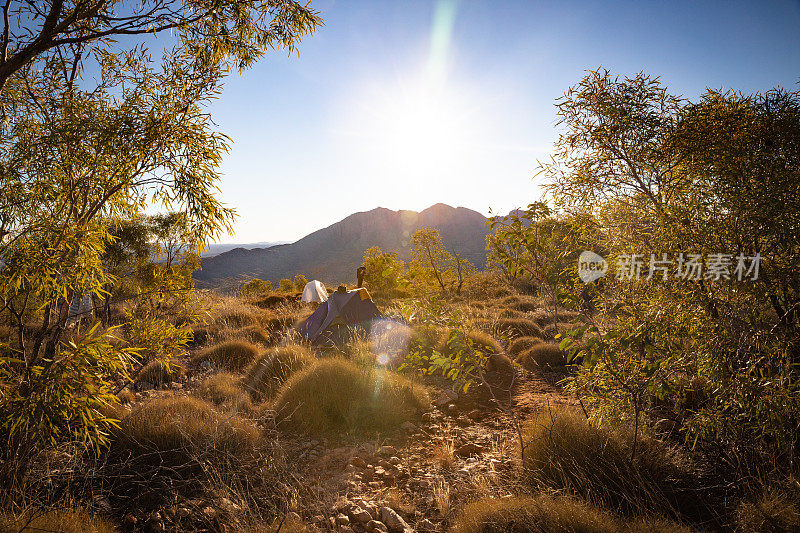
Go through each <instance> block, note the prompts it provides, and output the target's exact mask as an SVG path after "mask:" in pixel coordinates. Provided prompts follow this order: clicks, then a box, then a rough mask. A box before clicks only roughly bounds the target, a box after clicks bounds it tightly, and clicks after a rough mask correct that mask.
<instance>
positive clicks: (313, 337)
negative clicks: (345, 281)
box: [297, 288, 383, 343]
mask: <svg viewBox="0 0 800 533" xmlns="http://www.w3.org/2000/svg"><path fill="white" fill-rule="evenodd" d="M381 317H383V315H382V314H381V312H380V311H379V310H378V307H377V306H376V305H375V303H374V302H373V301H372V298H370V296H369V292H367V290H366V289H363V288H362V289H356V290H352V291H346V292H340V291H336V292H334V293H333V294H331V295H330V296H329V297H328V300H327V301H326V302H324V303H322V304H321V305H320V306H319V307H318V308H317V310H316V311H314V312H313V313H312V314H311V316H310V317H308V318H307V319H306V320H305V321H303V323H302V324H300V326H298V328H297V332H298V333H299V334H300V335H301V336H303V337H305V338H306V339H307V340H308V341H310V342H312V343H319V342H323V341H325V340H331V337H332V334H333V333H334V332H335V330H336V329H337V328H338V327H339V326H353V325H356V324H361V323H366V322H369V321H371V320H373V319H376V318H381Z"/></svg>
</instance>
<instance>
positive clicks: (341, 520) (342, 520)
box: [336, 513, 350, 526]
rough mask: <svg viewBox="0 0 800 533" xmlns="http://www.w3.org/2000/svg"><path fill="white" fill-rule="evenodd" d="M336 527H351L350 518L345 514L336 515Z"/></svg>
mask: <svg viewBox="0 0 800 533" xmlns="http://www.w3.org/2000/svg"><path fill="white" fill-rule="evenodd" d="M336 525H339V526H349V525H350V518H349V517H348V516H347V515H346V514H344V513H339V514H338V515H336Z"/></svg>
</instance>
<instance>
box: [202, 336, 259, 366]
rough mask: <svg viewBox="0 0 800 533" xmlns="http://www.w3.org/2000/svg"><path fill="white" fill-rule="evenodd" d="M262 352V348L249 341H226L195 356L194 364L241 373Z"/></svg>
mask: <svg viewBox="0 0 800 533" xmlns="http://www.w3.org/2000/svg"><path fill="white" fill-rule="evenodd" d="M260 351H261V348H259V347H258V346H256V345H255V344H252V343H250V342H247V341H243V340H235V341H226V342H221V343H219V344H215V345H214V346H209V347H208V348H205V349H203V350H201V351H200V352H198V353H196V354H195V355H193V356H192V364H193V365H201V364H203V363H208V364H210V365H213V366H215V367H218V368H221V369H224V370H228V371H239V370H243V369H244V368H245V367H247V365H249V364H250V363H251V362H252V361H253V359H255V357H256V355H258V353H259V352H260Z"/></svg>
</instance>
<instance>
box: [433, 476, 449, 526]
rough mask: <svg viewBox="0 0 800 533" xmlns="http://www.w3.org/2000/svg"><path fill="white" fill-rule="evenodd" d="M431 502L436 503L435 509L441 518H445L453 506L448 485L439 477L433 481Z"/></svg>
mask: <svg viewBox="0 0 800 533" xmlns="http://www.w3.org/2000/svg"><path fill="white" fill-rule="evenodd" d="M433 501H434V502H436V508H437V509H438V510H439V513H440V514H441V515H442V516H445V517H446V516H447V515H449V514H450V510H451V507H452V504H453V500H452V498H451V494H450V483H448V482H447V480H446V479H444V478H443V477H441V476H440V477H437V478H436V479H434V480H433Z"/></svg>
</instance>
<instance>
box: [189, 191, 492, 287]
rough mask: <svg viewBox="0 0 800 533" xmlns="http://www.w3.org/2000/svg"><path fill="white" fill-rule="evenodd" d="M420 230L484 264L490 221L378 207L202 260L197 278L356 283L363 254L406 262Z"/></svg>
mask: <svg viewBox="0 0 800 533" xmlns="http://www.w3.org/2000/svg"><path fill="white" fill-rule="evenodd" d="M420 228H431V229H435V230H438V231H439V234H440V235H441V237H442V241H443V242H444V245H445V248H447V249H448V250H449V251H451V252H457V253H458V254H459V255H460V256H461V257H463V258H465V259H468V260H469V261H471V262H472V263H473V264H474V265H475V266H476V267H478V268H483V266H484V265H485V263H486V235H487V234H488V233H489V228H488V226H486V217H484V216H483V215H482V214H480V213H478V212H477V211H473V210H471V209H467V208H465V207H450V206H449V205H445V204H436V205H433V206H431V207H429V208H427V209H425V210H424V211H422V212H419V213H418V212H416V211H392V210H390V209H385V208H382V207H378V208H376V209H373V210H371V211H365V212H361V213H354V214H352V215H350V216H349V217H347V218H345V219H344V220H341V221H339V222H337V223H335V224H333V225H331V226H328V227H327V228H324V229H321V230H318V231H315V232H314V233H311V234H310V235H307V236H305V237H303V238H302V239H300V240H299V241H297V242H294V243H291V244H279V245H275V246H270V247H256V248H253V249H249V250H248V249H245V248H244V247H237V248H234V249H232V250H229V251H224V252H222V253H219V254H218V255H215V256H213V257H205V258H203V261H202V268H201V269H200V270H198V271H196V272H195V278H196V279H197V280H198V282H199V284H200V285H204V286H220V285H225V284H227V283H226V282H228V283H229V282H230V281H232V280H235V279H242V278H250V277H257V278H261V279H264V280H270V281H272V282H276V281H278V280H280V279H282V278H291V277H293V276H295V275H297V274H303V275H305V276H306V277H307V278H308V279H319V280H321V281H323V282H325V283H328V284H335V283H340V282H347V283H353V282H354V281H355V271H356V268H358V266H359V265H361V263H362V261H363V258H364V251H365V250H367V249H368V248H371V247H373V246H379V247H380V248H381V250H383V251H386V252H389V251H397V252H398V253H399V255H400V258H401V259H408V258H409V256H410V249H409V244H410V241H411V236H412V235H413V234H414V232H415V231H417V230H418V229H420Z"/></svg>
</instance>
